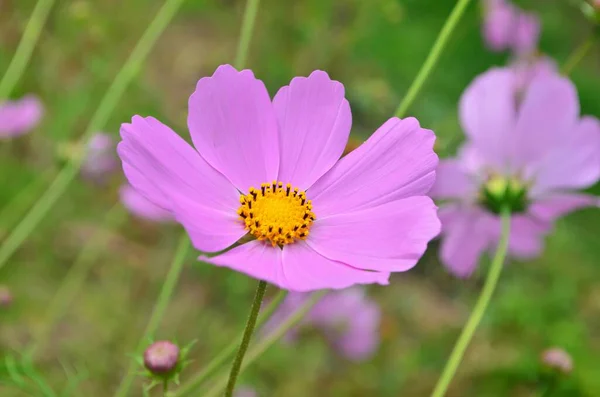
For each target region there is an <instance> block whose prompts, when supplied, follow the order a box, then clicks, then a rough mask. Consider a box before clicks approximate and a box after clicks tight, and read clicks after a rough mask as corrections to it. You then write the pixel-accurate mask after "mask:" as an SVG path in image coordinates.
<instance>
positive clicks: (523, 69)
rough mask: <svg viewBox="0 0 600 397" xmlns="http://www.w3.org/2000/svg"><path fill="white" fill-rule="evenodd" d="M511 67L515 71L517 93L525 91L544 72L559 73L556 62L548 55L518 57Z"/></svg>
mask: <svg viewBox="0 0 600 397" xmlns="http://www.w3.org/2000/svg"><path fill="white" fill-rule="evenodd" d="M509 67H510V68H511V69H513V70H514V72H515V80H516V83H515V84H516V87H515V90H516V92H517V93H520V92H523V91H524V90H525V89H526V88H527V86H528V85H529V84H530V83H531V82H532V81H533V80H534V79H535V78H537V77H539V76H540V75H544V74H557V73H558V71H559V70H558V66H557V65H556V62H554V60H552V59H551V58H549V57H547V56H534V57H518V58H516V59H515V60H514V61H513V62H512V63H511V64H510V65H509Z"/></svg>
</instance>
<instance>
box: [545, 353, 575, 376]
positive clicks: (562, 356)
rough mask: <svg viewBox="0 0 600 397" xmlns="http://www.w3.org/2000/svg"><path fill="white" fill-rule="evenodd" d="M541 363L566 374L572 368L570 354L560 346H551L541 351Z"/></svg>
mask: <svg viewBox="0 0 600 397" xmlns="http://www.w3.org/2000/svg"><path fill="white" fill-rule="evenodd" d="M541 358H542V363H543V364H544V365H545V366H547V367H549V368H551V369H553V370H556V371H558V372H562V373H563V374H568V373H570V372H571V371H572V370H573V359H572V358H571V355H570V354H569V353H567V352H566V351H565V350H563V349H561V348H560V347H553V348H550V349H547V350H545V351H544V352H543V353H542V357H541Z"/></svg>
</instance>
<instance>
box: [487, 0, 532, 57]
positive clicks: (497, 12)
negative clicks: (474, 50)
mask: <svg viewBox="0 0 600 397" xmlns="http://www.w3.org/2000/svg"><path fill="white" fill-rule="evenodd" d="M539 36H540V22H539V19H538V17H537V16H535V15H533V14H530V13H526V12H524V11H523V10H521V9H519V8H518V7H516V6H515V5H513V4H512V3H510V2H507V1H506V0H487V1H486V2H485V14H484V22H483V37H484V39H485V42H486V44H487V45H488V47H489V48H490V49H491V50H493V51H504V50H512V51H513V52H515V53H516V54H520V55H523V54H530V53H533V52H534V51H535V49H536V48H537V44H538V40H539Z"/></svg>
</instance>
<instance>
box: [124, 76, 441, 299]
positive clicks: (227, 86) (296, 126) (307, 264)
mask: <svg viewBox="0 0 600 397" xmlns="http://www.w3.org/2000/svg"><path fill="white" fill-rule="evenodd" d="M351 124H352V117H351V113H350V106H349V104H348V101H347V100H346V99H345V98H344V87H343V85H342V84H340V83H339V82H337V81H333V80H330V79H329V76H328V75H327V73H325V72H322V71H316V72H313V73H312V74H311V75H310V76H309V77H308V78H304V77H297V78H294V79H293V80H292V82H291V84H290V85H289V86H286V87H283V88H281V89H280V90H279V92H278V93H277V95H276V96H275V98H274V99H273V101H271V100H270V98H269V94H268V93H267V90H266V88H265V86H264V84H263V83H262V82H261V81H260V80H257V79H256V78H255V77H254V75H253V74H252V72H251V71H250V70H243V71H241V72H238V71H237V70H235V69H234V68H233V67H231V66H229V65H224V66H220V67H219V68H218V69H217V70H216V71H215V73H214V74H213V76H212V77H205V78H203V79H201V80H200V81H199V82H198V85H197V87H196V91H195V92H194V94H193V95H192V96H191V97H190V100H189V115H188V126H189V129H190V134H191V138H192V142H193V143H194V147H195V148H194V147H192V146H190V145H189V144H188V143H186V142H185V141H184V140H183V139H181V138H180V137H179V136H178V135H177V134H176V133H175V132H173V130H171V129H170V128H169V127H167V126H165V125H164V124H162V123H161V122H159V121H158V120H156V119H154V118H152V117H146V118H143V117H140V116H134V117H133V120H132V122H131V124H123V126H122V128H121V136H122V138H123V140H122V142H121V143H119V146H118V152H119V155H120V157H121V159H122V161H123V168H124V171H125V174H126V176H127V178H128V180H129V182H130V183H131V185H132V186H133V187H134V188H135V189H136V190H138V191H139V192H140V193H141V194H142V195H144V197H146V198H147V199H148V200H150V201H151V202H153V203H154V204H156V205H158V206H159V207H162V208H165V209H168V210H169V211H171V212H172V213H173V215H174V217H175V219H176V220H177V221H178V222H179V223H181V224H182V225H183V226H184V227H185V229H186V230H187V232H188V234H189V236H190V238H191V240H192V243H193V244H194V246H195V247H196V248H197V249H198V250H200V251H205V252H216V251H221V250H224V249H225V248H227V247H230V246H231V245H232V244H234V243H236V242H237V241H238V240H240V238H241V237H243V236H245V235H248V237H251V238H253V240H252V241H250V242H247V243H245V244H241V245H239V246H236V247H234V248H233V249H231V250H229V251H227V252H226V253H223V254H221V255H218V256H215V257H212V258H206V257H201V259H202V260H204V261H207V262H210V263H213V264H215V265H217V266H227V267H229V268H231V269H234V270H237V271H240V272H243V273H246V274H248V275H250V276H252V277H255V278H258V279H261V280H265V281H268V282H270V283H273V284H275V285H277V286H279V287H281V288H284V289H289V290H296V291H309V290H316V289H325V288H336V289H339V288H346V287H348V286H351V285H353V284H367V283H379V284H387V283H388V278H389V274H390V272H396V271H406V270H408V269H410V268H412V267H413V266H414V265H415V264H416V263H417V261H418V260H419V258H420V257H421V255H422V254H423V252H424V251H425V249H426V246H427V242H428V241H429V240H430V239H432V238H433V237H435V236H436V235H437V233H438V232H439V228H440V224H439V220H438V218H437V216H436V207H435V205H434V204H433V202H432V200H431V199H430V198H429V197H427V196H425V194H426V193H427V192H428V191H429V189H430V188H431V186H432V184H433V182H434V179H435V167H436V166H437V156H436V155H435V153H434V152H433V149H432V147H433V142H434V140H435V137H434V135H433V133H432V132H431V131H429V130H425V129H422V128H420V126H419V123H418V121H417V120H416V119H414V118H407V119H403V120H400V119H398V118H392V119H390V120H388V121H387V122H386V123H384V124H383V125H382V126H381V127H380V128H379V129H378V130H377V131H376V132H375V133H374V134H373V136H371V138H370V139H369V140H367V141H366V142H365V143H364V144H363V145H362V146H360V147H359V148H357V149H356V150H354V151H353V152H352V153H350V154H348V155H347V156H345V157H343V158H342V159H340V156H341V155H342V152H343V150H344V147H345V145H346V142H347V140H348V135H349V133H350V127H351ZM338 160H339V161H338ZM245 240H246V239H245Z"/></svg>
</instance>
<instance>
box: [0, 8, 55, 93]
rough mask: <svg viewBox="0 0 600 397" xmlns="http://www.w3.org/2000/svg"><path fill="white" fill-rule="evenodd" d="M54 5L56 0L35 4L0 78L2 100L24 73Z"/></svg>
mask: <svg viewBox="0 0 600 397" xmlns="http://www.w3.org/2000/svg"><path fill="white" fill-rule="evenodd" d="M53 5H54V0H38V2H37V4H36V5H35V8H34V9H33V12H32V13H31V17H30V18H29V22H27V26H26V27H25V31H24V32H23V37H21V41H20V42H19V45H18V47H17V51H16V52H15V55H14V57H13V58H12V60H11V61H10V65H8V69H6V73H5V74H4V77H2V80H0V102H2V101H3V100H4V99H8V97H9V96H10V94H11V93H12V91H13V89H14V88H15V86H16V85H17V82H18V81H19V79H20V78H21V76H22V75H23V72H24V71H25V68H26V66H27V63H28V62H29V59H31V54H32V53H33V49H34V48H35V45H36V43H37V41H38V39H39V37H40V33H41V32H42V28H43V27H44V24H45V23H46V19H47V18H48V14H49V13H50V10H51V9H52V6H53Z"/></svg>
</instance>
